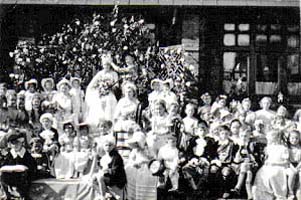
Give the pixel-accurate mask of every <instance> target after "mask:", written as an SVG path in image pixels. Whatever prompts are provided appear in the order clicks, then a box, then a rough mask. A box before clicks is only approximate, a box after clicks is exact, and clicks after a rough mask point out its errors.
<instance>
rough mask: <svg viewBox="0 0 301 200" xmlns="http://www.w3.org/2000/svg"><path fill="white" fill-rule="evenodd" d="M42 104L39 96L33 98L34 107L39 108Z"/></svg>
mask: <svg viewBox="0 0 301 200" xmlns="http://www.w3.org/2000/svg"><path fill="white" fill-rule="evenodd" d="M40 104H41V100H40V99H39V98H34V99H33V100H32V107H33V108H39V107H40Z"/></svg>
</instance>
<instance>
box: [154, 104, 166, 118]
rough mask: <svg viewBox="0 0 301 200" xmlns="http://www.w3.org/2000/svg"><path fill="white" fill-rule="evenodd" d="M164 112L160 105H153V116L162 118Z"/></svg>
mask: <svg viewBox="0 0 301 200" xmlns="http://www.w3.org/2000/svg"><path fill="white" fill-rule="evenodd" d="M164 112H165V110H164V107H163V105H162V104H161V103H156V105H155V114H156V115H159V116H162V115H163V114H164Z"/></svg>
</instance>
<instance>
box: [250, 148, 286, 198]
mask: <svg viewBox="0 0 301 200" xmlns="http://www.w3.org/2000/svg"><path fill="white" fill-rule="evenodd" d="M266 153H267V156H268V158H267V160H266V161H265V164H264V165H263V166H262V167H261V168H260V169H259V171H258V172H257V174H256V177H255V181H254V186H253V196H254V200H269V199H271V200H272V199H275V198H276V199H279V200H280V199H283V200H284V199H286V195H287V172H288V169H289V168H288V167H289V160H288V159H289V151H288V148H287V147H285V146H284V145H274V144H273V145H268V146H267V148H266Z"/></svg>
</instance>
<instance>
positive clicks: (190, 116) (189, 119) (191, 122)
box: [180, 103, 198, 150]
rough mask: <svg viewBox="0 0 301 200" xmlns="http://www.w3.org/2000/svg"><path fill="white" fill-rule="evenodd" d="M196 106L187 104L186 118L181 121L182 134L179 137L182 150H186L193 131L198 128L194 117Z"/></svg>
mask: <svg viewBox="0 0 301 200" xmlns="http://www.w3.org/2000/svg"><path fill="white" fill-rule="evenodd" d="M195 110H196V106H195V105H193V104H191V103H189V104H187V105H186V108H185V114H186V117H185V118H184V119H183V123H184V132H183V133H182V135H181V142H180V147H182V148H183V149H184V150H186V149H187V146H188V141H189V140H190V139H191V137H192V136H193V135H194V130H195V128H196V127H197V126H198V120H197V119H196V118H195V117H194V114H195Z"/></svg>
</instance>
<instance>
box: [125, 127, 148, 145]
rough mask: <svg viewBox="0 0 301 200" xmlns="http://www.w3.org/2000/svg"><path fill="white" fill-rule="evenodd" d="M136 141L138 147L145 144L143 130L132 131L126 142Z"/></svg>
mask: <svg viewBox="0 0 301 200" xmlns="http://www.w3.org/2000/svg"><path fill="white" fill-rule="evenodd" d="M136 142H137V143H138V144H139V146H140V147H144V146H145V142H146V136H145V134H144V133H143V132H140V131H138V132H134V134H133V136H132V138H130V139H129V140H128V144H133V143H136Z"/></svg>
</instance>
